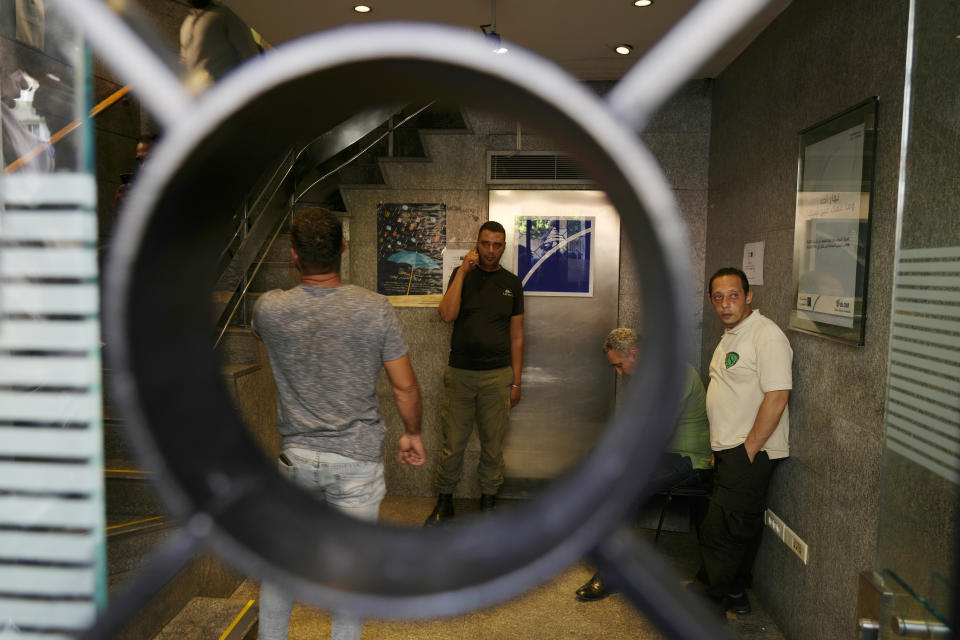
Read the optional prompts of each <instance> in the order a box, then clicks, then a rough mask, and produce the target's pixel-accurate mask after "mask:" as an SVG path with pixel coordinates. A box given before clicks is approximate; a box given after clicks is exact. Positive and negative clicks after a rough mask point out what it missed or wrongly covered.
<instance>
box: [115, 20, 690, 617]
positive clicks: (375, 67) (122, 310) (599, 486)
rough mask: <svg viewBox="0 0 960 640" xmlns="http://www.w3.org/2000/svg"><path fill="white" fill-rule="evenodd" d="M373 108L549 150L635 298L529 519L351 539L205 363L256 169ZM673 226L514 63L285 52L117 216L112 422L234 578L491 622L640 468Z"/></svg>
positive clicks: (175, 150)
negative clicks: (464, 115) (594, 397)
mask: <svg viewBox="0 0 960 640" xmlns="http://www.w3.org/2000/svg"><path fill="white" fill-rule="evenodd" d="M384 96H387V97H389V99H391V100H394V99H396V98H397V97H404V98H410V99H415V98H423V97H428V98H434V97H438V96H445V97H447V98H454V99H456V100H457V101H458V102H460V103H461V104H466V103H469V104H476V105H478V106H483V107H489V108H492V109H494V110H498V111H500V112H504V113H507V114H509V115H511V116H515V117H517V118H518V119H523V120H526V121H528V122H535V123H536V126H537V128H538V129H539V130H540V131H544V132H549V133H550V134H551V135H552V136H553V137H554V138H555V139H556V140H557V141H558V142H559V143H560V144H561V145H563V146H564V147H565V149H566V150H568V151H569V152H571V153H572V154H574V155H575V157H576V159H577V162H578V163H579V164H580V165H581V166H583V167H584V168H585V169H586V170H587V171H588V172H589V173H590V174H591V175H592V176H593V177H594V178H595V179H597V181H598V182H599V183H600V185H601V187H602V188H604V189H605V190H606V193H607V194H608V196H609V198H610V200H611V202H612V203H613V205H614V206H615V207H616V208H617V210H618V211H619V212H620V215H621V218H622V222H623V225H622V226H623V228H624V229H625V231H626V233H627V235H628V237H629V240H630V247H631V248H632V249H633V250H634V252H635V264H636V266H637V270H638V275H639V277H640V279H641V282H642V283H643V287H642V303H643V327H644V331H645V335H646V341H645V347H644V357H643V359H642V361H641V362H640V365H639V368H638V370H637V372H636V374H635V375H634V376H633V379H632V381H631V383H630V386H629V393H628V395H627V397H626V399H625V400H624V401H623V402H622V403H621V409H620V411H619V412H618V414H617V416H616V417H615V418H614V420H613V422H612V423H611V425H610V426H609V427H608V429H607V430H606V433H605V434H604V436H603V438H602V439H601V440H600V442H599V443H598V444H597V445H596V446H595V448H594V449H593V450H592V451H591V452H590V453H589V454H588V455H587V456H586V457H585V458H584V460H583V461H582V463H581V464H580V465H578V466H577V467H576V468H574V469H572V470H571V471H570V472H569V473H567V474H566V475H564V476H563V477H561V478H559V479H557V480H556V481H555V482H554V483H553V484H551V486H550V487H549V488H548V489H546V490H545V491H544V492H543V493H542V495H540V496H538V497H537V498H536V499H534V500H531V501H530V502H529V503H527V504H525V505H523V506H521V507H518V508H516V509H510V510H507V511H504V512H500V513H498V514H497V515H495V516H494V517H491V518H484V519H478V520H475V521H473V522H468V523H464V524H463V525H459V526H452V527H450V528H448V529H446V530H440V531H437V530H419V529H417V530H414V529H404V528H396V527H387V526H373V525H369V524H364V523H361V522H358V521H355V520H352V519H350V518H347V517H345V516H342V515H340V514H338V513H336V512H335V511H333V510H331V509H329V508H326V507H325V506H323V505H321V504H319V503H317V501H315V500H314V499H312V498H311V497H310V496H309V495H308V494H306V493H305V492H303V491H301V490H299V489H297V488H295V487H294V486H293V485H291V484H289V483H287V482H286V481H284V480H283V479H282V478H281V477H280V476H279V474H278V473H276V471H275V469H274V468H273V467H272V466H271V465H270V463H269V462H268V461H267V460H266V459H265V458H264V456H263V455H262V453H261V452H260V450H259V449H258V448H257V447H256V445H255V444H254V443H253V441H252V439H251V438H250V436H249V435H248V434H247V433H246V430H245V429H244V427H243V426H242V424H241V421H240V418H239V417H238V416H237V415H236V413H235V411H234V409H233V407H232V405H231V402H230V399H229V397H228V394H227V392H226V390H225V389H224V387H223V384H222V382H221V378H220V376H219V373H218V363H217V361H216V358H215V357H214V355H213V354H212V353H211V351H210V340H211V338H210V330H209V296H210V291H211V287H212V281H213V275H214V274H213V273H212V266H213V264H214V262H215V258H216V253H217V250H218V248H219V245H218V243H219V242H222V239H223V238H225V237H228V236H229V232H228V231H227V224H228V223H229V220H230V217H231V215H232V213H233V211H235V210H236V208H237V206H238V205H239V204H240V202H241V200H242V198H243V197H244V195H245V194H246V193H247V191H248V190H249V187H250V185H251V184H253V183H254V182H255V180H256V178H257V177H258V175H259V174H260V173H261V171H262V170H263V168H264V166H265V163H266V162H267V161H269V160H270V159H271V158H274V157H279V156H280V155H281V154H282V152H283V151H285V149H286V148H289V147H290V146H291V145H292V143H293V141H295V140H298V139H302V138H309V137H312V136H313V135H315V133H316V132H315V131H313V130H311V127H313V126H316V127H320V129H321V131H322V130H323V129H322V127H323V126H324V124H326V125H329V123H331V122H338V121H340V120H343V119H345V117H346V116H347V115H350V114H352V113H354V112H356V111H358V110H359V109H362V108H364V107H365V106H369V105H370V104H373V103H377V102H379V101H381V100H382V98H383V97H384ZM675 209H676V205H675V203H674V200H673V197H672V193H671V191H670V188H669V186H668V185H667V183H666V180H665V178H664V176H663V174H662V171H661V170H660V168H659V165H658V164H657V163H656V161H655V160H654V159H653V157H652V156H651V154H650V153H649V151H648V150H647V149H646V148H645V147H643V146H642V145H641V144H640V142H639V140H638V138H637V136H636V135H635V133H634V132H633V131H631V130H630V129H628V128H627V127H626V126H625V125H624V124H622V122H620V121H619V120H618V119H617V118H616V117H615V116H614V115H612V114H611V112H610V110H608V109H607V108H606V106H605V105H604V103H603V102H602V101H601V100H600V99H599V98H598V97H597V96H595V95H594V94H592V93H590V92H589V91H588V90H587V89H585V88H584V87H583V86H581V85H580V84H579V83H577V82H576V81H575V80H574V79H573V78H571V77H570V76H569V75H567V74H566V73H564V72H562V71H561V70H559V69H558V68H557V67H555V66H554V65H553V64H552V63H549V62H547V61H545V60H543V59H541V58H538V57H536V56H534V55H532V54H528V53H524V52H522V51H519V50H516V51H515V50H513V49H511V52H510V56H509V57H503V56H494V55H491V54H490V52H489V50H488V48H487V46H486V45H485V44H484V43H483V41H482V40H481V39H477V38H474V37H472V36H470V35H467V34H466V32H463V31H460V30H457V29H452V28H449V27H441V26H435V25H423V24H409V23H406V24H386V25H376V26H365V27H351V28H344V29H340V30H336V31H333V32H328V33H325V34H320V35H316V36H312V37H309V38H305V39H303V40H300V41H297V42H294V43H291V44H288V45H284V46H283V47H280V48H278V49H277V50H275V51H274V52H273V53H272V54H271V55H268V56H265V57H264V59H262V60H260V61H258V62H256V63H253V64H250V65H248V66H246V67H245V68H243V69H241V70H239V71H238V72H237V73H235V74H234V75H233V76H231V77H229V78H227V79H226V80H225V81H224V82H222V83H221V84H219V85H216V86H215V87H214V88H213V89H211V90H210V91H209V92H208V93H207V94H205V95H204V96H203V97H202V98H201V99H199V100H198V102H197V104H196V108H195V109H194V110H192V111H191V113H189V117H188V118H186V119H185V120H184V122H182V123H181V124H179V125H178V126H177V127H175V128H174V129H173V130H171V131H168V132H167V134H166V135H165V137H164V139H163V140H162V142H161V144H160V145H159V146H158V148H157V149H156V150H155V152H154V154H153V155H152V157H151V161H150V163H149V166H148V167H147V168H146V169H145V171H144V174H143V175H142V176H141V177H140V178H139V180H138V185H137V187H136V189H135V191H134V193H133V194H132V195H131V197H130V202H129V206H128V209H127V210H126V211H125V212H124V214H123V219H122V221H121V225H120V227H119V229H118V232H117V235H116V236H115V240H114V246H113V249H112V252H111V256H110V259H109V263H108V274H107V275H108V279H107V290H106V293H105V296H104V299H105V304H104V308H105V324H106V335H107V344H108V348H107V351H108V355H109V356H110V359H111V363H112V366H113V369H114V370H115V375H114V382H115V389H116V394H117V401H118V403H119V404H120V405H121V408H122V409H124V411H125V415H126V416H127V418H128V420H129V421H130V423H131V428H132V431H133V435H134V437H135V441H136V442H135V444H137V446H138V449H139V452H140V453H141V454H142V456H143V457H144V458H145V459H146V462H147V463H148V464H149V465H150V466H151V467H152V468H153V469H155V470H156V471H157V477H158V480H159V491H160V493H161V494H162V495H163V497H164V498H165V499H166V501H167V504H168V505H169V506H170V508H171V510H172V511H173V513H174V514H175V515H178V516H180V517H182V518H190V517H191V516H194V515H196V514H200V515H201V516H202V519H204V520H205V519H206V516H209V517H210V518H211V519H212V523H213V524H212V526H211V527H210V531H209V534H208V535H207V540H208V542H209V545H210V546H212V547H213V548H214V549H215V550H216V551H217V552H218V553H219V554H220V555H221V556H222V557H224V558H225V559H227V560H228V561H230V562H231V563H233V564H234V565H236V566H237V567H238V568H240V569H241V570H243V571H246V572H249V573H253V574H255V575H259V576H261V577H265V578H268V579H271V580H274V581H276V582H279V583H280V584H282V585H284V586H285V587H287V588H289V589H290V590H291V591H292V592H293V593H294V594H295V595H296V596H297V597H299V598H300V599H302V600H305V601H308V602H311V603H314V604H319V605H323V606H326V607H329V608H331V609H343V610H349V611H353V612H356V613H358V614H361V615H376V616H380V617H408V618H410V617H427V616H437V615H450V614H454V613H458V612H462V611H465V610H469V609H473V608H477V607H480V606H486V605H490V604H494V603H496V602H499V601H502V600H504V599H506V598H509V597H511V596H514V595H516V594H518V593H520V592H522V591H524V590H526V589H528V588H530V587H532V586H534V585H536V584H539V583H540V582H542V581H544V580H546V579H547V578H549V577H551V576H552V575H554V574H555V573H557V572H559V571H560V570H562V569H564V568H566V567H567V566H569V565H570V564H571V563H573V562H575V561H577V560H578V559H579V558H581V557H582V556H583V555H584V554H585V553H586V552H587V551H589V550H591V549H592V548H593V547H595V546H596V544H597V543H598V542H599V541H600V540H601V539H602V537H603V536H605V535H606V534H607V533H608V532H609V531H611V530H612V529H613V528H614V527H615V525H616V524H617V523H618V522H619V520H620V519H621V518H622V517H623V516H624V515H625V513H626V512H627V511H628V510H629V508H630V506H631V505H632V504H633V503H634V502H635V500H636V499H637V498H638V497H639V495H640V493H641V491H642V489H643V485H644V484H645V483H646V480H647V479H648V478H649V476H650V474H651V472H652V470H653V469H655V468H656V466H657V463H658V462H659V456H660V452H661V451H663V449H664V447H665V445H666V443H667V440H668V438H669V431H670V429H669V427H670V425H672V423H673V420H674V418H675V408H676V406H677V404H678V399H679V394H680V386H681V382H682V379H683V370H682V368H681V367H682V365H683V361H684V359H685V356H686V351H685V344H684V340H685V338H686V336H688V335H689V334H688V333H687V332H686V330H685V328H686V323H687V321H688V318H689V317H690V316H689V314H688V313H686V310H685V308H684V304H683V301H684V298H685V297H684V295H683V292H684V291H685V290H686V285H687V280H686V261H685V257H686V256H687V255H689V254H688V252H687V250H686V243H685V231H684V229H683V226H682V224H681V222H680V220H679V217H678V216H677V215H676V211H675ZM572 364H574V365H575V363H572Z"/></svg>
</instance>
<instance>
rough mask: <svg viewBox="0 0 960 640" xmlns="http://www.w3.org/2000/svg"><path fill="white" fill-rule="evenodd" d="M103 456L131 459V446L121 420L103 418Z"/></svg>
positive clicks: (114, 458) (113, 458) (132, 455)
mask: <svg viewBox="0 0 960 640" xmlns="http://www.w3.org/2000/svg"><path fill="white" fill-rule="evenodd" d="M103 457H104V458H105V459H107V460H132V459H133V457H134V453H133V448H132V447H131V446H130V443H129V442H127V437H126V434H125V433H124V426H123V420H120V419H119V418H115V417H111V418H104V419H103Z"/></svg>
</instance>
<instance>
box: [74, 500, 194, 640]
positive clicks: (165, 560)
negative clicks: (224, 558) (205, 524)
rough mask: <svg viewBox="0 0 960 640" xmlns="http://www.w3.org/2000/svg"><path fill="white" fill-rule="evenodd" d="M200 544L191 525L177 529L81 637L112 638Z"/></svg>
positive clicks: (102, 639) (173, 574)
mask: <svg viewBox="0 0 960 640" xmlns="http://www.w3.org/2000/svg"><path fill="white" fill-rule="evenodd" d="M195 517H199V518H204V517H206V516H195ZM208 519H209V518H208ZM199 546H200V538H198V537H197V536H196V535H194V533H192V532H191V531H190V528H189V527H186V528H182V529H178V530H177V531H176V532H175V533H174V534H173V535H172V536H170V537H169V538H167V539H166V540H164V541H163V542H162V543H161V544H160V546H159V547H158V548H157V549H156V550H155V551H154V552H153V553H152V554H151V555H150V557H149V559H148V560H147V562H146V564H144V565H143V566H142V567H140V568H139V569H137V571H136V572H135V573H134V574H133V577H132V578H131V579H130V581H129V582H127V583H126V584H125V585H124V586H123V588H122V589H121V591H120V594H119V596H118V597H117V598H116V599H115V600H113V601H112V602H110V605H109V606H108V607H107V608H106V610H105V611H104V612H103V613H102V614H101V615H100V617H99V618H97V621H96V622H95V623H94V625H93V626H92V627H90V628H89V629H88V630H87V631H85V632H84V633H83V635H81V636H80V638H79V640H107V639H108V638H112V637H113V636H114V635H115V634H116V633H117V632H118V631H120V630H121V629H123V626H124V625H125V624H127V623H128V622H130V620H131V619H132V617H133V616H134V615H135V614H136V612H138V611H140V610H142V609H143V607H144V605H146V604H147V602H149V601H150V599H151V598H153V597H154V596H155V595H156V594H157V593H158V592H159V591H160V590H161V589H162V588H163V587H164V585H166V584H167V583H168V582H170V581H171V580H172V579H173V578H174V577H175V576H176V575H177V573H178V572H179V571H180V570H181V569H183V568H184V567H185V566H186V564H187V562H189V561H190V559H191V557H192V556H193V555H194V554H195V553H196V552H197V550H198V549H199Z"/></svg>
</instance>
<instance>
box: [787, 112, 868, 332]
mask: <svg viewBox="0 0 960 640" xmlns="http://www.w3.org/2000/svg"><path fill="white" fill-rule="evenodd" d="M876 121H877V99H876V98H871V99H870V100H867V101H866V102H864V103H862V104H860V105H857V106H856V107H853V108H852V109H849V110H847V111H844V112H843V113H841V114H839V115H837V116H834V117H833V118H831V119H829V120H827V121H826V122H823V123H820V124H817V125H815V126H813V127H810V128H808V129H805V130H803V131H801V132H800V158H799V174H798V176H797V214H796V224H795V228H794V237H793V291H794V305H793V309H792V311H791V313H790V328H791V329H794V330H797V331H804V332H807V333H813V334H816V335H820V336H824V337H828V338H832V339H834V340H840V341H843V342H849V343H852V344H857V345H862V344H863V336H864V327H865V320H866V284H867V257H868V251H869V238H870V203H871V200H872V198H871V195H872V191H873V164H874V156H875V149H876V131H877V127H876Z"/></svg>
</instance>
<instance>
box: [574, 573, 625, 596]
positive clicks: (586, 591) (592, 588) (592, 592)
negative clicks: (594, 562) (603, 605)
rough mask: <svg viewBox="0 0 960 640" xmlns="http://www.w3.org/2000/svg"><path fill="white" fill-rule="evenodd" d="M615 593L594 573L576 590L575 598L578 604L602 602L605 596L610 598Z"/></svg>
mask: <svg viewBox="0 0 960 640" xmlns="http://www.w3.org/2000/svg"><path fill="white" fill-rule="evenodd" d="M615 593H616V591H614V590H613V589H611V588H609V587H608V586H607V584H606V583H605V582H604V581H603V578H602V577H601V576H600V574H599V573H595V574H593V577H592V578H590V580H589V581H588V582H587V584H585V585H583V586H582V587H580V588H579V589H577V592H576V594H575V597H576V598H577V600H579V601H580V602H595V601H596V600H603V599H604V598H606V597H607V596H612V595H613V594H615Z"/></svg>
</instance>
